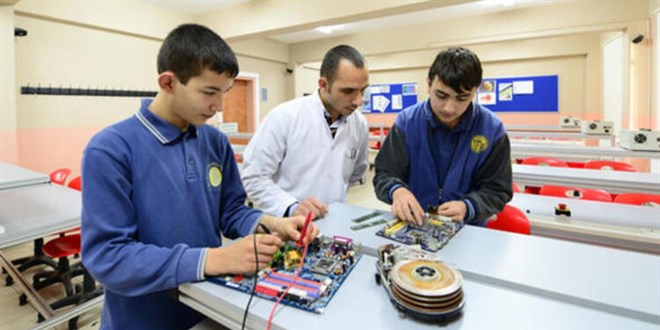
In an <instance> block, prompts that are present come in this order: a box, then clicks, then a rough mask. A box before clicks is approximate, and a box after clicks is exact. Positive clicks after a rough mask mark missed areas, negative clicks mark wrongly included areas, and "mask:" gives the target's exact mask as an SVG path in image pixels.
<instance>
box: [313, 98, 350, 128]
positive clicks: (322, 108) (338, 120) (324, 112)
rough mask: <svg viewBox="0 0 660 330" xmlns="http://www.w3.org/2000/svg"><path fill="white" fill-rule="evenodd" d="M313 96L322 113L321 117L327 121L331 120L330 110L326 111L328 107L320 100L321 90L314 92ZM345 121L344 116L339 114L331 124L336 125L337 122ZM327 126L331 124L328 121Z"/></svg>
mask: <svg viewBox="0 0 660 330" xmlns="http://www.w3.org/2000/svg"><path fill="white" fill-rule="evenodd" d="M315 98H316V104H317V107H318V109H319V110H320V111H321V112H322V113H323V118H324V119H325V121H326V122H328V121H329V120H332V116H331V115H330V111H328V109H326V108H325V106H324V105H323V100H321V91H317V92H316V96H315ZM328 118H330V119H328ZM345 121H346V116H342V115H339V118H337V120H335V121H334V122H333V123H332V124H334V125H337V124H339V123H343V122H345ZM328 126H331V124H330V123H328Z"/></svg>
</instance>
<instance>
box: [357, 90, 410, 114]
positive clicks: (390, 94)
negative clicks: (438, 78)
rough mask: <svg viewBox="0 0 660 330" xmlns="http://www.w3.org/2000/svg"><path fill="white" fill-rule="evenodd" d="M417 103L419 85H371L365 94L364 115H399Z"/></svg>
mask: <svg viewBox="0 0 660 330" xmlns="http://www.w3.org/2000/svg"><path fill="white" fill-rule="evenodd" d="M415 103H417V83H401V84H378V85H371V86H369V88H367V90H366V91H365V93H364V99H363V102H362V112H363V113H397V112H399V111H401V110H403V109H405V108H407V107H409V106H411V105H413V104H415Z"/></svg>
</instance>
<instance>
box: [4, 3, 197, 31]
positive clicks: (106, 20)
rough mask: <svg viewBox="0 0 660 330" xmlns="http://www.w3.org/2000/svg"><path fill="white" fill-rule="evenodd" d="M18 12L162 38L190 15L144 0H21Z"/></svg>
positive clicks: (188, 18) (18, 4)
mask: <svg viewBox="0 0 660 330" xmlns="http://www.w3.org/2000/svg"><path fill="white" fill-rule="evenodd" d="M14 8H15V10H16V12H17V14H21V15H30V16H36V17H41V18H45V19H52V20H57V21H65V22H70V23H71V22H72V23H75V24H79V25H85V26H91V27H96V28H98V29H108V30H113V31H121V32H125V33H130V34H136V35H140V36H146V37H150V38H156V39H164V38H165V36H166V35H167V33H169V32H170V30H172V29H173V28H174V27H175V26H177V25H179V24H182V23H186V22H192V21H193V16H192V15H188V14H184V13H181V12H174V11H169V10H163V9H161V8H159V7H158V6H154V5H151V4H149V3H148V2H146V1H136V0H122V1H80V0H57V1H44V0H21V1H19V2H18V3H17V4H16V5H15V6H14Z"/></svg>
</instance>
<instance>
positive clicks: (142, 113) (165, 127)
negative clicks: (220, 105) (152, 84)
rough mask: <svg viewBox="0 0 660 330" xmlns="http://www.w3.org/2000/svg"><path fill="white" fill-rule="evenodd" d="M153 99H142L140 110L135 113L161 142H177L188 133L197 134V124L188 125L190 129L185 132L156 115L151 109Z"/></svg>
mask: <svg viewBox="0 0 660 330" xmlns="http://www.w3.org/2000/svg"><path fill="white" fill-rule="evenodd" d="M152 101H153V99H142V100H141V106H140V110H139V111H138V112H137V113H136V114H135V117H136V118H137V119H138V120H139V121H140V123H142V125H144V127H145V128H146V129H147V130H149V132H151V134H153V136H154V137H155V138H156V139H158V141H160V143H162V144H169V143H172V142H177V141H179V140H181V139H182V138H183V137H184V136H185V135H186V134H190V136H192V137H195V136H197V127H195V125H188V129H187V130H186V131H185V132H181V130H180V129H179V128H178V127H176V126H174V125H172V124H170V123H169V122H167V121H166V120H164V119H163V118H160V117H158V116H156V115H155V114H154V113H153V112H151V110H149V105H151V102H152Z"/></svg>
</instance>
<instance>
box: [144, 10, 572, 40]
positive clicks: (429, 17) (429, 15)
mask: <svg viewBox="0 0 660 330" xmlns="http://www.w3.org/2000/svg"><path fill="white" fill-rule="evenodd" d="M140 1H144V2H147V3H150V4H152V5H155V6H159V7H161V8H163V9H166V10H171V11H177V12H186V13H189V14H191V15H199V14H203V13H207V12H211V11H217V10H221V9H227V8H230V7H232V6H236V5H239V4H241V3H245V2H248V1H254V0H189V1H182V0H140ZM436 1H440V0H436ZM555 1H556V0H516V1H514V0H482V1H478V2H470V3H465V4H460V5H454V6H448V7H441V8H437V9H428V10H424V11H419V12H414V13H406V14H400V15H391V16H387V17H382V18H377V19H368V20H360V21H354V22H351V23H347V24H342V25H338V26H335V27H336V28H337V29H336V30H335V31H333V32H332V33H331V34H326V33H323V32H319V31H316V30H314V29H307V30H301V31H296V32H290V33H284V34H279V35H272V36H270V38H271V39H273V40H277V41H279V42H283V43H298V42H304V41H310V40H318V39H323V38H330V37H337V36H342V35H349V34H355V33H360V32H366V31H373V30H378V29H383V28H391V27H397V26H406V25H413V24H420V23H428V22H431V21H434V20H446V19H455V18H460V17H466V18H467V17H471V16H476V15H481V14H486V13H493V12H499V11H505V10H513V9H519V8H523V7H531V6H539V5H544V4H546V5H547V4H549V3H552V2H555ZM563 1H566V0H563ZM505 3H506V4H510V3H514V4H513V5H504V4H505Z"/></svg>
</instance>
